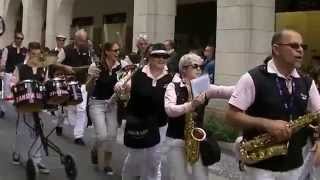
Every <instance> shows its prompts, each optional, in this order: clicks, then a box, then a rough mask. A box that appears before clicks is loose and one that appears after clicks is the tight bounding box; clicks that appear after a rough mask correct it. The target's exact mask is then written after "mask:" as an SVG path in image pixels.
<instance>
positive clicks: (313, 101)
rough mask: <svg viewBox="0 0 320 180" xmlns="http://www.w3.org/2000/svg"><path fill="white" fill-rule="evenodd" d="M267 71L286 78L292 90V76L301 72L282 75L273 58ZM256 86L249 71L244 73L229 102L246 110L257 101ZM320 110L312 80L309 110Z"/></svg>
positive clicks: (317, 95)
mask: <svg viewBox="0 0 320 180" xmlns="http://www.w3.org/2000/svg"><path fill="white" fill-rule="evenodd" d="M267 72H268V73H273V74H276V75H277V76H278V77H281V78H284V79H285V81H286V85H287V88H288V90H289V92H291V91H292V90H291V87H292V86H291V84H292V77H294V78H300V75H299V73H298V72H297V70H296V69H294V70H293V71H292V72H291V74H290V76H289V77H285V76H284V75H282V74H281V73H280V72H279V71H278V70H277V67H276V66H275V64H274V61H273V60H270V61H269V62H268V64H267ZM255 94H256V91H255V86H254V83H253V80H252V78H251V76H250V74H249V73H246V74H244V75H243V76H242V77H241V78H240V80H239V81H238V83H237V85H236V87H235V90H234V92H233V94H232V96H231V98H230V100H229V104H231V105H233V106H235V107H237V108H239V109H241V110H242V111H246V110H247V109H248V108H249V107H250V106H251V105H252V104H253V102H254V101H255ZM319 110H320V96H319V92H318V90H317V87H316V84H315V82H314V81H312V84H311V87H310V90H309V100H308V105H307V111H308V112H317V111H319Z"/></svg>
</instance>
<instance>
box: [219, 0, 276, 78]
mask: <svg viewBox="0 0 320 180" xmlns="http://www.w3.org/2000/svg"><path fill="white" fill-rule="evenodd" d="M217 7H218V10H217V41H216V46H217V47H216V82H217V84H235V83H236V82H237V81H238V80H239V78H240V76H241V75H242V74H243V73H245V72H246V71H248V70H249V69H251V68H253V67H254V66H256V65H259V64H261V63H262V62H263V60H264V58H265V57H266V56H268V55H270V54H271V37H272V34H273V32H274V26H275V0H237V1H236V0H218V1H217Z"/></svg>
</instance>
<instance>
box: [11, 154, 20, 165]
mask: <svg viewBox="0 0 320 180" xmlns="http://www.w3.org/2000/svg"><path fill="white" fill-rule="evenodd" d="M12 164H14V165H20V164H21V161H20V156H19V154H18V153H16V152H14V153H12Z"/></svg>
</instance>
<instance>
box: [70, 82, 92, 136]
mask: <svg viewBox="0 0 320 180" xmlns="http://www.w3.org/2000/svg"><path fill="white" fill-rule="evenodd" d="M81 93H82V99H83V101H82V102H81V103H80V104H78V105H75V106H67V107H66V108H65V109H66V113H67V119H68V121H69V124H71V125H72V126H74V128H73V136H74V138H82V137H83V136H84V130H85V128H86V126H87V121H88V119H87V112H86V107H87V91H86V87H85V85H81Z"/></svg>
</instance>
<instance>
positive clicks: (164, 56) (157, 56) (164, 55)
mask: <svg viewBox="0 0 320 180" xmlns="http://www.w3.org/2000/svg"><path fill="white" fill-rule="evenodd" d="M151 57H154V58H163V59H167V58H169V56H168V55H166V54H152V55H151Z"/></svg>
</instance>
